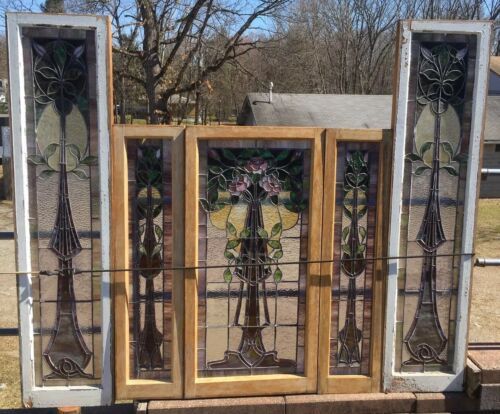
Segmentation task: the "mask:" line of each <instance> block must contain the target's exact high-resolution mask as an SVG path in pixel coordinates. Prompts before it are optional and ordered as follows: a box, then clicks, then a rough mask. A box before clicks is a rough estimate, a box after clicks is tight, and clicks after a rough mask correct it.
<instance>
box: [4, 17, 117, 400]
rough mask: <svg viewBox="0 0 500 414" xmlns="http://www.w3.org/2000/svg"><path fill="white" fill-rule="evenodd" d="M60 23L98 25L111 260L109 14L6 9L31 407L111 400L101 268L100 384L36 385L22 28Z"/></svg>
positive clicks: (24, 356)
mask: <svg viewBox="0 0 500 414" xmlns="http://www.w3.org/2000/svg"><path fill="white" fill-rule="evenodd" d="M37 25H44V26H57V27H66V28H67V27H72V28H78V29H94V30H95V31H96V53H97V59H96V66H97V70H96V74H97V83H96V87H97V105H98V111H97V113H98V115H97V117H98V139H99V174H100V203H101V205H100V213H101V243H102V253H101V255H102V256H101V263H102V268H103V269H108V268H109V266H110V254H109V251H110V236H109V227H110V217H109V214H110V212H109V190H110V188H109V187H110V186H109V168H110V166H109V163H110V153H109V133H110V132H109V123H108V119H109V116H110V114H108V97H107V91H108V87H107V70H108V64H107V56H108V48H109V47H110V46H111V45H110V43H109V42H110V39H108V30H107V27H108V26H107V25H108V19H107V18H106V17H102V16H78V15H44V14H31V13H30V14H27V13H7V33H8V46H9V55H8V56H9V69H10V70H9V77H10V111H11V128H12V134H11V136H12V144H13V145H12V147H13V163H14V192H15V200H14V202H15V215H16V217H15V225H16V250H17V253H16V254H17V257H16V259H17V269H18V270H19V271H24V272H26V273H25V274H23V275H20V276H19V277H18V286H19V322H20V349H21V368H22V389H23V402H24V404H25V405H27V406H33V407H51V406H52V407H54V406H65V405H80V406H93V405H104V404H109V403H111V396H112V377H111V357H112V348H111V338H112V337H111V303H110V301H111V297H110V294H111V291H110V283H111V281H110V275H109V273H102V285H101V301H102V306H101V309H102V310H101V329H102V352H103V355H102V380H101V386H71V387H61V386H57V387H47V386H46V387H36V386H35V382H34V363H33V359H34V349H33V309H32V307H33V302H32V291H31V274H30V272H31V259H30V257H31V252H30V234H29V225H28V217H29V211H28V205H29V202H28V199H29V189H28V179H27V178H28V168H27V152H26V140H27V137H26V121H25V119H26V108H25V103H24V65H23V51H22V45H21V30H22V28H23V27H30V26H37Z"/></svg>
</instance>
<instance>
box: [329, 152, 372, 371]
mask: <svg viewBox="0 0 500 414" xmlns="http://www.w3.org/2000/svg"><path fill="white" fill-rule="evenodd" d="M379 147H380V145H379V144H378V143H377V144H368V143H338V144H337V165H336V167H335V168H336V170H337V173H336V177H337V182H336V184H335V185H336V200H335V206H336V208H335V226H334V229H335V230H334V231H335V234H334V249H333V250H334V251H333V260H334V261H333V277H332V299H331V307H332V320H331V338H330V374H331V375H342V374H350V375H369V374H370V365H371V361H370V347H371V340H372V337H371V324H372V305H373V289H372V285H373V274H374V266H375V262H374V261H373V260H370V259H372V258H374V257H375V228H376V215H377V183H378V157H379Z"/></svg>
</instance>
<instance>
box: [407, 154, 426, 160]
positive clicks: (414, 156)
mask: <svg viewBox="0 0 500 414" xmlns="http://www.w3.org/2000/svg"><path fill="white" fill-rule="evenodd" d="M406 159H407V160H410V161H411V162H415V161H422V157H420V156H419V155H417V154H407V155H406Z"/></svg>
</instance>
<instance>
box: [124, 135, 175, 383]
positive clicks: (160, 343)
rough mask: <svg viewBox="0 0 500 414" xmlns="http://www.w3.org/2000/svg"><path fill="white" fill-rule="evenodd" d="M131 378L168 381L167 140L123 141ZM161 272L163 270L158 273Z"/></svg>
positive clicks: (169, 194)
mask: <svg viewBox="0 0 500 414" xmlns="http://www.w3.org/2000/svg"><path fill="white" fill-rule="evenodd" d="M127 156H128V164H129V206H130V209H131V215H130V217H131V220H130V230H131V231H130V234H131V241H130V244H131V246H132V257H131V266H132V267H133V268H134V269H138V270H135V271H133V276H132V278H131V281H130V283H131V292H132V301H131V305H132V306H131V307H132V313H131V318H130V325H131V327H132V330H133V338H134V339H133V341H132V343H131V355H132V357H133V364H131V373H130V374H131V377H132V378H149V379H167V378H169V377H170V368H171V366H170V345H171V317H172V315H171V301H172V274H171V273H172V271H171V270H168V268H169V267H171V266H172V257H171V256H172V217H171V199H172V180H171V143H170V142H169V141H168V140H147V141H142V140H128V141H127ZM162 269H165V270H162Z"/></svg>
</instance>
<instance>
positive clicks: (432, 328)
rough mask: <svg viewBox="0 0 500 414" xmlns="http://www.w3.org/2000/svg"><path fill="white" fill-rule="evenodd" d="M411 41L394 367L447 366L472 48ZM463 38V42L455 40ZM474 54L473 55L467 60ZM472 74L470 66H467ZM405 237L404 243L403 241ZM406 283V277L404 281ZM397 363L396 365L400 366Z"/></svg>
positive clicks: (453, 43)
mask: <svg viewBox="0 0 500 414" xmlns="http://www.w3.org/2000/svg"><path fill="white" fill-rule="evenodd" d="M453 40H454V39H447V40H446V41H443V42H432V41H421V42H418V43H417V44H416V45H415V52H416V57H415V58H414V59H413V67H414V68H415V72H414V73H413V75H412V78H411V79H412V81H411V82H413V83H412V85H414V89H413V90H414V93H415V101H416V102H415V104H414V106H412V108H414V109H413V111H414V112H413V113H412V115H411V117H410V118H411V121H409V122H412V123H413V125H414V127H413V129H412V130H411V132H412V133H411V134H409V135H408V139H407V146H406V148H407V155H406V166H405V178H404V180H405V183H406V185H407V187H405V188H404V198H403V218H404V219H403V220H402V223H403V224H402V229H401V231H402V244H401V246H402V247H403V248H404V250H406V251H401V255H404V254H405V253H406V254H407V255H410V256H418V257H417V258H415V259H411V258H409V259H407V260H406V261H405V262H404V263H405V266H404V267H403V268H401V269H400V290H399V297H400V300H399V306H404V308H401V309H400V310H399V311H398V315H399V318H398V319H399V321H398V334H399V335H400V338H401V341H402V344H401V345H402V348H401V350H400V352H399V358H400V359H398V362H397V364H398V366H400V367H401V368H400V369H401V370H403V371H420V372H422V371H428V370H441V371H446V370H447V369H448V367H449V366H450V365H451V364H452V363H453V358H452V357H453V340H454V321H455V314H456V294H457V288H458V275H459V261H460V257H459V256H453V254H459V253H460V251H461V250H460V233H461V226H462V219H463V218H462V215H461V214H460V212H461V211H463V200H464V196H465V195H464V192H465V175H466V171H467V151H468V135H469V131H470V122H469V121H467V119H468V118H470V112H469V108H470V96H471V83H470V82H468V80H469V77H468V73H469V71H470V70H471V69H472V70H473V68H471V65H473V56H474V53H475V49H474V47H472V48H471V43H472V42H470V43H469V42H465V41H464V39H463V37H462V39H456V41H453ZM458 40H461V41H458ZM471 56H472V59H471ZM472 73H473V72H472ZM405 243H406V245H405ZM403 283H404V284H403ZM399 364H400V365H399Z"/></svg>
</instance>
